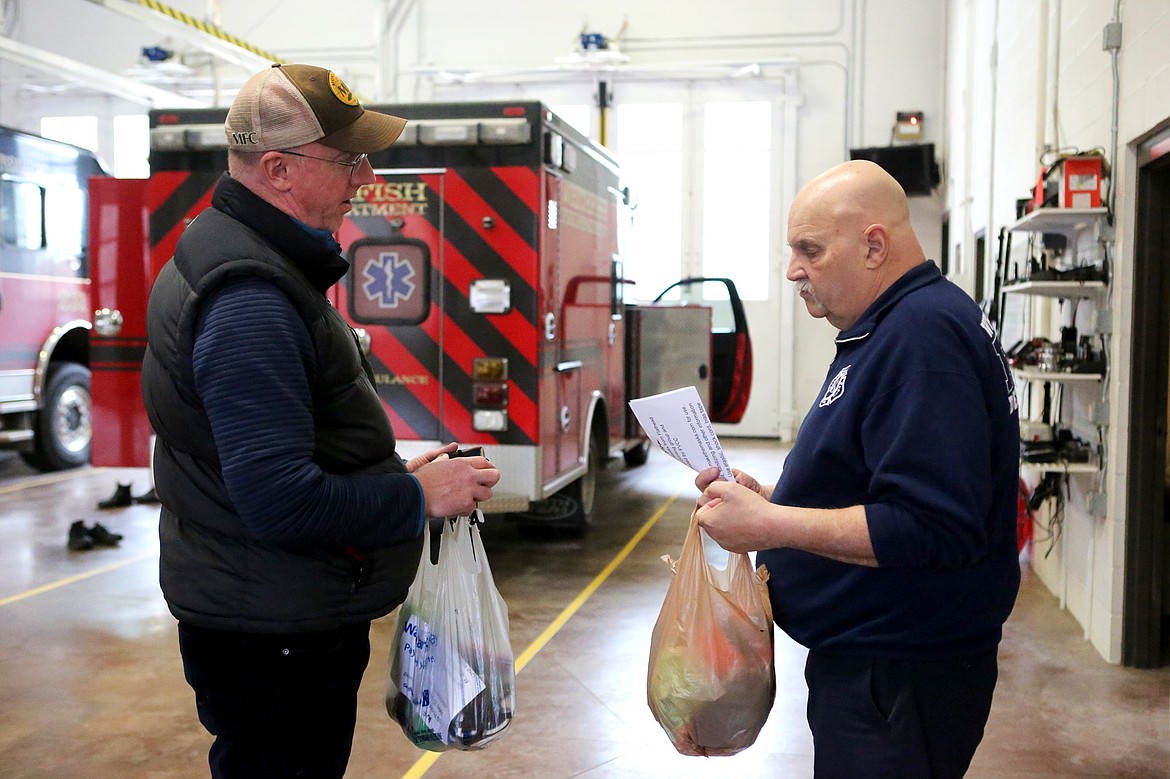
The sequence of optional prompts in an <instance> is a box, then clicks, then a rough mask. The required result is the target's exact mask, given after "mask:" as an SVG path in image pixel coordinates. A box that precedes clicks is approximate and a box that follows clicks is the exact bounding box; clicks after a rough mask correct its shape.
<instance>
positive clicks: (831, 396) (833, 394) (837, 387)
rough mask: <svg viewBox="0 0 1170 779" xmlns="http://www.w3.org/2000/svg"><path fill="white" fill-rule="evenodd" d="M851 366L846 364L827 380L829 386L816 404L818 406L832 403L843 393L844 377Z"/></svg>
mask: <svg viewBox="0 0 1170 779" xmlns="http://www.w3.org/2000/svg"><path fill="white" fill-rule="evenodd" d="M852 367H853V366H852V365H846V366H845V367H844V368H842V369H841V372H840V373H838V374H837V375H836V376H834V377H833V380H832V381H830V382H829V388H828V389H827V390H825V396H824V397H823V398H821V402H820V403H818V404H817V405H818V406H820V407H821V408H824V407H825V406H829V405H832V404H833V403H834V402H836V401H837V399H839V398H840V397H841V396H842V395H844V394H845V377H846V376H847V375H849V369H850V368H852Z"/></svg>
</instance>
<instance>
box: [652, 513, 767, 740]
mask: <svg viewBox="0 0 1170 779" xmlns="http://www.w3.org/2000/svg"><path fill="white" fill-rule="evenodd" d="M663 559H664V560H666V562H667V563H669V564H670V567H671V570H672V571H673V577H672V579H671V582H670V587H669V588H667V590H666V599H665V600H664V601H663V603H662V611H661V612H660V613H659V614H658V621H657V622H655V623H654V633H653V635H652V636H651V639H650V667H649V671H648V673H647V677H646V697H647V701H648V702H649V704H650V710H651V711H652V712H653V713H654V719H656V720H657V721H658V724H659V725H661V726H662V729H663V730H665V731H666V735H667V736H669V737H670V740H671V743H673V744H674V748H675V749H677V750H678V751H679V752H681V753H682V754H684V755H705V756H713V755H734V754H736V753H737V752H740V751H742V750H744V749H747V748H748V747H749V746H751V745H752V743H753V742H755V740H756V736H757V735H759V733H760V728H762V727H763V726H764V722H765V721H766V720H767V719H768V712H769V711H771V709H772V703H773V701H774V700H775V699H776V665H775V661H774V659H773V651H774V650H773V646H774V644H773V641H774V639H773V633H772V606H771V603H770V602H769V600H768V588H767V581H768V571H767V569H765V568H764V566H762V565H761V566H760V567H759V569H758V570H756V571H753V570H752V564H751V559H750V558H749V557H748V556H747V555H746V554H731V555H730V556H729V559H728V562H727V567H726V568H723V569H719V568H715V567H714V566H712V565H710V564H709V563H708V562H707V557H706V555H705V553H704V551H703V542H702V538H701V537H700V535H699V524H698V521H697V520H696V518H695V515H694V514H692V515H691V525H690V529H689V530H688V531H687V537H686V541H685V542H684V543H683V549H682V556H681V557H680V558H679V560H678V561H677V562H672V561H671V560H670V558H669V557H665V556H664V557H663Z"/></svg>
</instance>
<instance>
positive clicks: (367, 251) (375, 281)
mask: <svg viewBox="0 0 1170 779" xmlns="http://www.w3.org/2000/svg"><path fill="white" fill-rule="evenodd" d="M429 254H430V253H429V252H428V251H427V249H426V245H425V244H422V243H421V242H419V243H415V242H409V243H385V242H380V241H379V242H376V243H375V242H364V241H363V242H359V243H357V244H354V246H353V247H351V249H350V262H352V263H353V290H352V292H351V298H350V300H351V306H352V309H353V311H352V313H353V315H354V318H355V319H357V320H358V321H361V322H371V323H384V324H403V325H405V324H418V323H419V322H422V321H423V320H424V319H426V317H427V313H428V308H429V305H428V303H429V301H428V297H429V294H428V289H427V288H428V287H429V284H428V283H427V280H428V277H429V275H430V268H429V265H430V257H429Z"/></svg>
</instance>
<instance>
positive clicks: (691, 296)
mask: <svg viewBox="0 0 1170 779" xmlns="http://www.w3.org/2000/svg"><path fill="white" fill-rule="evenodd" d="M675 299H678V300H681V302H683V303H688V304H694V305H702V306H707V307H709V308H710V309H711V377H710V382H711V387H710V406H709V408H708V409H707V414H708V416H710V418H711V421H712V422H727V423H732V424H734V423H736V422H739V421H740V420H741V419H743V414H744V411H746V410H747V404H748V399H749V397H750V395H751V389H752V339H751V336H750V335H749V334H748V326H747V316H746V315H745V314H744V311H743V301H741V300H740V297H739V291H738V290H737V289H736V288H735V282H733V281H732V280H731V279H727V278H707V277H703V278H690V279H683V280H681V281H677V282H675V283H674V284H671V285H670V286H669V287H667V288H666V289H665V290H663V291H662V293H661V294H659V296H658V297H657V298H655V299H654V302H655V303H659V302H664V301H667V300H675Z"/></svg>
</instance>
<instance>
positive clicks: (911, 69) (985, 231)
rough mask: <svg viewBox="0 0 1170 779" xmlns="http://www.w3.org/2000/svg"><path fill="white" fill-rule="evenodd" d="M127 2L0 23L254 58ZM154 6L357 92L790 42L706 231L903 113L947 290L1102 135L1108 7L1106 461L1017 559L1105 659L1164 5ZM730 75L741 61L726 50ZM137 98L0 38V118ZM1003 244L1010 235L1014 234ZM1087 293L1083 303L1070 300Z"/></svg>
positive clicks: (247, 68)
mask: <svg viewBox="0 0 1170 779" xmlns="http://www.w3.org/2000/svg"><path fill="white" fill-rule="evenodd" d="M138 6H140V4H139V3H138V2H135V1H134V0H103V2H96V1H94V0H0V36H2V37H3V38H7V39H9V40H10V41H14V42H17V43H19V44H21V45H23V46H27V47H31V48H32V49H35V50H36V51H38V52H45V53H47V54H49V55H52V56H55V57H63V58H66V59H67V60H69V62H70V63H80V65H81V66H84V68H90V69H93V70H94V71H96V72H98V73H108V74H111V76H116V77H126V78H131V79H138V80H140V81H141V80H148V81H149V82H150V83H151V84H153V85H155V86H157V87H158V88H159V89H166V90H171V91H173V92H174V93H175V94H182V95H184V96H186V97H188V98H193V99H197V100H200V101H203V102H205V103H206V104H208V105H226V104H227V103H229V102H230V99H231V96H232V95H233V94H234V90H235V89H237V88H238V86H239V85H240V84H241V83H242V82H243V80H244V78H246V77H247V75H249V74H250V73H251V72H254V71H255V70H258V69H259V68H260V67H263V66H264V59H263V58H262V57H255V58H253V59H251V60H250V61H248V62H246V63H244V64H239V63H234V62H228V61H226V60H225V59H224V58H223V57H222V56H220V55H219V54H218V53H217V52H216V50H215V47H214V46H209V45H204V44H206V43H207V41H201V40H200V36H199V35H192V33H191V28H190V26H189V25H183V24H181V23H176V22H173V21H170V20H160V19H159V18H158V15H155V16H154V17H153V18H148V16H144V15H143V14H142V12H141V10H140V9H137V7H138ZM166 6H167V7H169V8H171V9H175V10H176V11H177V12H180V13H184V14H188V15H190V16H191V17H192V18H194V19H197V20H201V21H208V22H211V23H213V24H215V25H217V26H218V27H219V28H220V29H222V30H223V31H226V32H227V33H230V34H232V35H234V36H236V37H237V38H239V39H241V40H242V41H244V42H246V43H247V44H250V45H251V46H253V47H255V48H257V49H259V50H261V51H264V52H271V53H274V54H276V55H277V56H278V57H280V58H282V59H284V60H286V61H300V62H312V63H314V64H319V65H324V66H327V67H329V68H331V69H333V70H335V71H336V72H337V73H338V74H339V75H341V76H342V78H343V79H344V80H345V81H346V82H347V83H348V84H349V85H350V86H351V87H352V88H353V89H354V90H355V91H356V92H357V93H358V94H359V95H361V96H362V98H363V99H364V101H365V102H367V103H370V102H414V101H425V100H430V99H434V98H436V97H439V96H441V95H442V94H443V93H444V90H443V80H444V76H443V74H444V73H445V72H451V73H465V74H466V73H493V74H496V77H495V78H494V84H495V86H494V88H495V89H498V88H499V84H500V83H506V81H507V80H506V79H503V80H502V81H501V79H500V78H499V74H500V73H502V72H504V71H509V70H511V71H514V72H515V73H516V74H518V75H517V77H516V83H517V84H520V83H521V82H523V83H525V84H526V85H527V86H526V88H528V87H530V86H531V83H532V80H533V77H534V74H537V73H542V72H544V73H547V72H548V71H550V70H556V69H557V68H564V67H565V65H564V62H565V58H566V57H567V56H571V55H573V54H574V53H577V52H578V40H579V35H580V34H581V33H582V32H597V33H601V34H602V35H604V36H606V37H607V38H608V39H609V40H610V41H611V42H613V44H614V45H615V47H616V49H617V50H620V53H621V55H623V57H627V58H628V60H624V62H625V63H626V64H625V65H620V64H615V65H613V67H619V68H620V67H625V66H629V67H658V68H672V67H673V68H682V67H683V66H687V65H694V64H696V63H698V64H704V63H739V64H742V65H750V64H751V63H755V62H764V61H775V60H789V59H790V60H793V61H794V62H795V63H796V71H797V73H798V76H797V79H796V86H795V96H796V99H797V103H796V105H797V107H796V111H795V117H796V119H795V130H794V134H795V139H794V141H793V143H794V160H795V163H794V166H793V167H794V170H792V171H791V178H792V187H791V188H789V189H786V190H784V191H783V193H782V197H780V198H779V199H776V200H774V201H773V203H774V206H775V208H776V210H777V211H778V213H777V214H776V215H775V218H773V219H771V220H770V224H764V225H758V224H757V225H750V224H743V225H735V226H733V227H729V229H744V230H773V231H775V230H780V231H783V229H784V226H785V224H786V213H787V209H788V200H789V199H790V198H791V195H792V194H793V191H794V189H795V188H796V187H799V186H800V184H802V183H803V182H804V181H807V180H808V179H809V178H811V177H812V176H814V175H816V174H817V173H819V172H821V171H823V170H824V169H826V168H828V167H830V166H832V165H834V164H836V163H838V162H841V161H843V160H845V159H847V158H848V150H849V149H851V148H859V147H867V146H885V145H889V144H890V143H891V137H892V129H893V125H894V123H895V120H896V114H897V112H899V111H921V112H922V113H923V115H924V117H925V122H924V124H925V130H924V135H923V137H922V139H921V141H922V142H926V143H934V144H935V147H936V152H937V156H938V159H939V162H940V165H941V169H942V173H943V182H942V186H941V187H940V188H939V190H938V192H937V193H936V194H935V195H933V196H929V197H915V198H912V199H911V209H912V218H913V220H914V224H915V227H916V230H917V231H918V232H919V234H920V236H921V238H922V241H923V245H924V248H925V250H926V252H927V254H928V256H931V257H934V258H936V259H937V258H940V257H941V255H942V253H943V251H944V250H945V252H946V254H947V256H948V260H949V261H948V267H949V271H950V276H951V278H952V279H953V280H954V281H955V282H956V283H958V284H960V286H962V287H963V288H964V289H966V290H967V291H968V292H969V293H971V294H974V293H975V290H976V289H977V288H978V289H990V288H991V281H992V274H993V272H994V254H995V251H996V243H997V242H996V238H997V236H998V234H999V233H1000V230H1001V228H1003V227H1005V226H1007V225H1010V224H1011V223H1012V222H1014V221H1015V219H1016V211H1015V209H1016V201H1017V200H1018V199H1020V198H1022V197H1025V196H1027V195H1028V194H1029V190H1030V188H1031V187H1032V186H1033V185H1034V183H1035V181H1036V178H1037V175H1038V173H1039V166H1040V159H1041V155H1042V153H1043V152H1044V151H1045V150H1051V149H1056V148H1065V147H1077V148H1080V149H1091V148H1098V147H1101V148H1105V149H1109V148H1110V146H1111V135H1112V133H1111V130H1112V127H1111V125H1112V121H1111V115H1112V106H1113V95H1114V89H1113V80H1112V68H1111V65H1112V63H1111V56H1110V53H1109V52H1107V51H1104V50H1102V30H1103V28H1104V26H1105V25H1106V24H1107V23H1108V22H1109V21H1110V20H1111V18H1112V17H1113V16H1114V15H1115V14H1117V15H1118V18H1119V21H1120V22H1121V23H1122V28H1123V31H1124V32H1123V44H1122V46H1121V49H1120V53H1119V57H1118V60H1119V75H1120V81H1119V83H1120V89H1119V103H1118V105H1119V113H1118V128H1117V129H1118V132H1117V136H1118V138H1119V142H1118V146H1117V159H1116V160H1114V159H1112V158H1111V159H1109V163H1110V164H1111V165H1112V166H1113V171H1114V188H1115V193H1116V194H1115V219H1114V231H1113V239H1112V244H1111V246H1110V247H1108V251H1109V252H1110V257H1111V260H1112V269H1113V284H1112V286H1111V297H1110V299H1109V300H1108V305H1107V306H1105V307H1104V308H1105V309H1106V310H1107V311H1109V312H1112V318H1113V327H1112V336H1111V338H1110V348H1109V357H1110V363H1111V368H1110V377H1109V379H1108V381H1107V382H1104V383H1103V386H1104V388H1105V393H1106V397H1105V398H1104V399H1105V400H1107V401H1108V409H1109V412H1110V418H1109V423H1108V424H1107V425H1106V426H1105V427H1104V428H1102V435H1103V440H1104V443H1105V446H1106V450H1107V451H1108V453H1109V457H1108V464H1107V468H1106V469H1105V471H1104V473H1103V475H1101V476H1099V477H1095V476H1093V475H1079V476H1076V477H1072V478H1070V485H1069V489H1070V496H1069V499H1068V500H1067V505H1066V506H1065V510H1064V512H1063V517H1062V519H1063V521H1062V526H1061V531H1062V532H1061V538H1060V541H1059V543H1057V544H1055V545H1053V546H1052V548H1051V551H1050V550H1049V547H1048V546H1045V545H1043V544H1041V543H1039V541H1038V543H1037V546H1036V548H1035V550H1034V554H1033V556H1032V564H1033V566H1034V567H1035V568H1036V570H1037V571H1038V572H1039V574H1040V576H1041V577H1042V578H1043V580H1044V581H1045V583H1046V584H1047V586H1048V587H1049V589H1051V590H1052V591H1053V592H1054V593H1056V594H1057V595H1058V596H1059V597H1060V599H1061V602H1062V604H1063V605H1064V606H1065V607H1066V608H1067V609H1068V610H1069V611H1070V613H1071V614H1072V615H1073V616H1074V617H1075V618H1076V619H1077V620H1078V621H1079V622H1080V624H1081V625H1082V626H1083V627H1084V630H1085V637H1086V639H1087V640H1089V641H1091V642H1092V644H1093V646H1094V647H1095V648H1096V649H1097V651H1098V652H1099V653H1100V654H1101V655H1102V656H1103V657H1104V658H1105V659H1107V660H1108V661H1110V662H1114V663H1117V662H1121V661H1122V650H1121V646H1122V621H1123V620H1122V614H1123V605H1124V604H1123V593H1124V577H1125V571H1124V565H1123V563H1124V559H1125V555H1124V545H1125V520H1124V516H1123V514H1124V506H1125V496H1126V489H1127V485H1126V468H1127V463H1126V453H1125V448H1126V447H1125V443H1126V442H1125V431H1126V428H1127V425H1126V424H1125V423H1124V420H1127V419H1128V417H1127V414H1128V405H1127V404H1128V397H1127V395H1126V393H1125V391H1124V388H1125V385H1126V381H1125V376H1126V375H1127V363H1128V360H1129V348H1128V345H1127V343H1126V336H1125V334H1126V333H1127V332H1129V330H1128V328H1127V324H1128V321H1127V317H1129V316H1130V313H1129V310H1130V306H1129V305H1128V304H1129V301H1130V300H1131V298H1132V291H1133V289H1132V278H1133V271H1132V269H1133V258H1132V245H1133V238H1132V233H1133V217H1132V214H1133V213H1134V203H1133V189H1134V187H1133V181H1134V178H1135V175H1136V163H1135V151H1134V150H1135V148H1136V144H1137V143H1139V142H1140V141H1141V139H1143V138H1144V137H1146V136H1148V135H1149V134H1151V133H1153V132H1154V131H1156V130H1157V129H1158V128H1159V127H1160V126H1161V125H1162V123H1164V122H1165V121H1166V120H1167V117H1170V65H1167V64H1166V58H1165V56H1164V48H1165V47H1164V43H1162V42H1161V39H1163V38H1164V35H1160V34H1159V30H1161V31H1164V30H1165V29H1166V26H1167V24H1168V23H1170V4H1167V3H1164V2H1161V0H1127V1H1126V2H1120V3H1119V2H1116V0H1035V1H1034V2H1027V3H1011V2H1006V1H1005V0H927V1H926V2H923V1H922V0H828V1H827V2H820V3H810V2H807V0H729V2H726V3H723V4H720V5H718V6H711V5H710V4H707V3H697V2H693V0H692V1H689V2H681V3H680V2H679V0H632V1H631V0H624V1H621V2H619V0H592V2H589V3H573V2H568V3H555V4H552V3H546V2H541V1H540V0H509V2H508V3H507V4H506V5H505V4H501V5H497V6H485V5H484V4H483V3H480V2H475V0H444V2H442V3H439V2H429V1H428V0H344V2H343V3H340V4H336V6H335V7H331V9H330V11H329V12H328V13H323V12H322V10H321V6H320V4H319V3H318V2H316V1H315V0H266V1H265V2H256V3H243V2H222V1H218V2H217V1H216V0H172V2H170V3H167V4H166ZM132 12H133V13H132ZM65 19H68V20H69V23H68V24H64V23H62V20H65ZM3 42H4V41H3V40H0V44H2V43H3ZM151 46H159V47H162V48H166V49H171V50H174V51H175V52H176V54H177V56H176V57H175V59H174V61H172V62H170V63H164V64H163V65H165V67H164V66H163V65H158V64H152V63H148V62H146V61H145V58H144V56H143V54H142V50H143V48H145V47H151ZM47 61H49V62H52V59H51V58H47ZM84 68H83V69H84ZM744 73H745V74H747V75H746V78H747V79H748V80H750V78H751V76H750V70H748V71H744ZM115 81H116V79H111V83H112V84H113V83H114V82H115ZM518 88H519V87H518ZM495 94H498V92H493V96H494V95H495ZM526 94H527V93H526ZM462 96H464V97H466V96H467V95H466V92H463V93H462ZM147 102H149V101H147ZM147 107H148V105H147V103H144V101H143V100H142V99H138V100H134V99H127V98H126V97H125V96H124V95H120V94H119V92H118V90H117V88H116V86H110V87H108V88H106V89H102V88H101V87H100V86H99V87H96V88H95V87H94V86H93V85H92V84H90V85H88V86H85V87H79V86H76V85H73V86H70V78H68V77H67V74H66V73H65V72H64V70H63V69H62V68H54V67H52V66H49V67H40V68H36V67H30V66H29V65H28V64H27V63H22V62H18V61H16V60H15V59H14V57H13V56H12V55H7V54H3V53H2V52H0V124H4V125H7V126H10V127H16V128H18V129H24V130H29V131H33V132H36V131H37V130H38V129H39V124H40V120H41V118H42V117H46V116H69V115H79V114H88V115H95V116H98V117H99V122H100V123H101V127H102V128H103V134H102V136H101V138H100V139H99V143H100V144H101V145H102V146H101V147H100V148H99V149H98V151H99V153H102V154H109V153H110V147H109V144H111V143H112V141H111V140H110V139H109V138H108V133H107V132H106V130H105V128H107V127H108V126H109V124H110V122H111V120H112V118H113V117H114V116H117V115H121V114H128V113H136V112H137V113H144V112H145V111H146V109H147ZM158 107H165V106H164V105H162V104H161V103H159V104H158ZM595 116H596V114H595ZM595 126H596V125H595ZM729 142H734V139H729ZM1109 153H1110V154H1112V152H1109ZM944 219H945V221H946V224H947V231H946V235H947V236H948V238H947V239H946V240H947V244H948V245H947V246H945V247H944V246H943V235H944V231H943V223H944ZM977 235H981V236H982V237H983V245H984V246H986V247H987V252H988V257H986V258H984V262H983V263H982V264H980V263H978V262H977V261H976V260H977V259H978V258H976V256H975V248H976V236H977ZM1091 239H1094V237H1093V236H1089V237H1088V238H1087V239H1086V242H1092V240H1091ZM1024 243H1025V241H1024V240H1023V239H1021V240H1019V241H1018V244H1017V249H1016V252H1017V253H1018V252H1020V251H1023V245H1024ZM773 246H775V247H776V248H775V250H774V253H773V255H772V256H771V261H772V262H774V263H775V268H776V274H777V277H778V278H782V274H783V270H784V268H785V267H786V264H787V249H786V248H785V247H784V241H783V236H782V235H780V236H779V240H776V241H773ZM1085 251H1086V252H1088V253H1089V254H1088V255H1087V256H1090V257H1093V256H1096V255H1093V254H1092V252H1093V251H1105V250H1104V249H1102V248H1101V247H1100V245H1099V244H1098V243H1094V245H1093V246H1087V245H1086V246H1085ZM783 294H785V295H787V296H788V298H787V302H786V305H785V306H782V307H781V316H782V321H780V322H778V323H777V327H778V330H779V331H780V332H781V333H782V336H781V337H782V338H783V339H786V341H787V343H788V344H790V346H789V348H788V349H787V351H786V352H785V355H786V357H785V359H784V360H783V361H782V362H781V363H780V364H779V367H778V369H777V370H778V372H779V373H780V376H781V384H782V386H784V387H787V388H788V391H787V392H781V394H780V398H781V401H780V402H781V403H782V404H783V406H784V407H783V408H781V409H780V412H781V415H782V416H784V417H785V418H787V419H789V420H791V424H790V426H789V427H790V430H795V429H796V427H798V425H799V420H800V416H801V415H802V414H803V411H804V409H805V408H807V407H808V406H809V404H810V403H811V402H812V401H813V399H814V398H815V395H816V393H817V390H818V388H819V386H820V384H821V381H822V380H823V378H824V373H825V370H826V366H827V364H828V363H829V361H830V360H831V358H832V354H833V343H832V338H833V335H834V333H833V331H832V329H831V328H830V327H828V326H827V325H826V324H825V323H824V322H822V321H819V320H813V319H812V318H810V317H808V316H806V315H805V313H804V309H803V306H801V305H800V304H799V300H797V299H796V298H795V296H794V295H792V292H791V289H790V288H788V287H787V286H785V288H784V289H783ZM1060 305H1061V304H1060V303H1059V301H1049V302H1047V303H1037V304H1035V305H1034V306H1033V309H1034V310H1033V311H1031V321H1030V327H1031V328H1032V329H1033V331H1035V334H1036V335H1046V336H1048V337H1050V338H1052V337H1054V336H1055V337H1059V327H1060V326H1061V324H1063V321H1062V316H1063V313H1062V310H1061V309H1060ZM1089 313H1090V312H1089V310H1088V308H1085V309H1084V311H1082V312H1077V313H1075V314H1074V316H1081V315H1084V316H1088V315H1089ZM1005 345H1006V344H1005ZM769 348H770V345H769V344H767V343H758V344H757V346H756V349H757V351H758V350H763V349H769ZM1068 395H1069V396H1072V397H1071V399H1067V400H1068V402H1066V403H1065V406H1066V412H1067V413H1068V414H1069V415H1070V416H1071V417H1072V419H1071V421H1070V423H1071V424H1072V425H1073V426H1074V427H1077V426H1080V427H1082V428H1083V427H1084V425H1085V421H1084V417H1085V415H1086V414H1087V413H1088V412H1087V409H1086V407H1085V404H1084V403H1083V402H1082V401H1083V398H1077V397H1075V394H1074V393H1068ZM721 434H725V433H721ZM739 434H746V435H751V434H752V431H750V430H745V431H740V433H739ZM781 437H784V435H783V433H782V434H781ZM1089 493H1104V494H1105V495H1106V496H1107V509H1106V510H1105V512H1104V516H1090V514H1089V512H1088V510H1087V509H1086V507H1085V501H1086V498H1087V496H1088V494H1089ZM1098 513H1100V512H1098Z"/></svg>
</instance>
